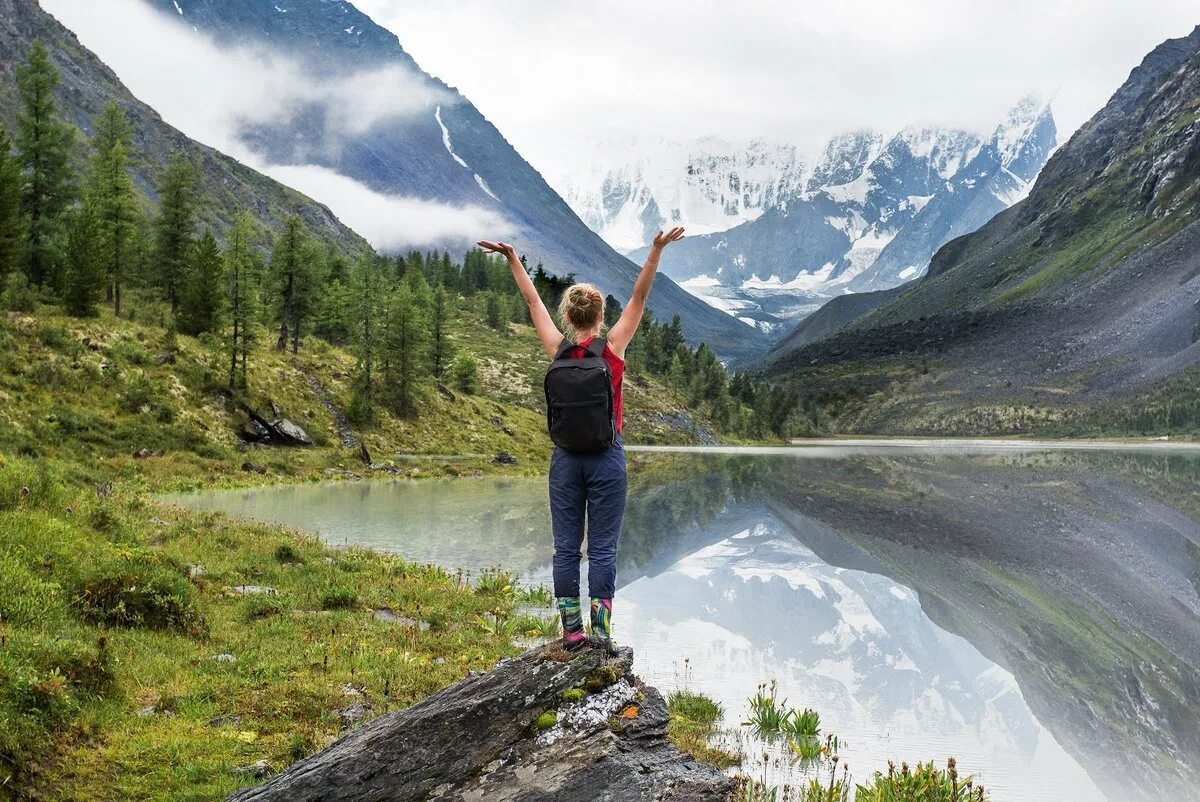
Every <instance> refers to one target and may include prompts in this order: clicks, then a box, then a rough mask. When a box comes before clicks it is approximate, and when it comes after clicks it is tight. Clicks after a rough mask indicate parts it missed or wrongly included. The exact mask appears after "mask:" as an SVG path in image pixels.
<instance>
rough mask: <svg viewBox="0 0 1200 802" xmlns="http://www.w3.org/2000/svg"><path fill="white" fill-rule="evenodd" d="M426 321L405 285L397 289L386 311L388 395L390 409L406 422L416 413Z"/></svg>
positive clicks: (423, 366) (424, 354)
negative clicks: (406, 419) (405, 419)
mask: <svg viewBox="0 0 1200 802" xmlns="http://www.w3.org/2000/svg"><path fill="white" fill-rule="evenodd" d="M428 337H429V335H428V330H427V320H426V319H425V314H424V311H423V310H422V309H421V307H420V305H419V304H418V303H417V300H416V298H414V297H413V294H412V290H411V289H410V288H409V286H408V284H407V283H402V284H401V285H400V286H399V287H397V288H396V289H395V290H394V291H393V293H392V297H391V298H390V303H389V309H388V326H387V341H386V343H385V347H386V348H387V351H388V360H387V365H388V368H387V373H386V376H385V380H386V382H387V392H388V399H389V405H390V406H391V408H392V411H393V412H395V413H396V414H397V415H399V416H401V417H404V418H407V417H412V416H413V415H415V414H416V412H417V382H418V381H419V380H420V379H421V377H422V376H423V375H424V371H425V366H426V365H428V358H427V356H426V353H425V351H426V348H427V347H428V344H429V343H428Z"/></svg>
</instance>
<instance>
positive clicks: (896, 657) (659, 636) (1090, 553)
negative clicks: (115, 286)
mask: <svg viewBox="0 0 1200 802" xmlns="http://www.w3.org/2000/svg"><path fill="white" fill-rule="evenodd" d="M633 466H634V470H633V474H632V483H631V493H630V503H629V511H628V514H627V517H626V524H625V530H624V534H623V536H622V543H621V549H620V553H619V570H620V582H621V586H622V587H621V589H620V591H619V593H618V600H617V614H616V622H617V634H618V638H619V639H621V640H623V641H624V642H626V643H629V644H630V645H632V646H633V647H634V648H635V650H636V652H637V655H638V658H637V659H638V666H637V668H638V670H639V672H640V673H641V674H642V675H643V676H644V677H645V678H646V679H647V680H648V681H650V682H652V683H654V684H656V685H659V686H660V687H662V688H664V690H666V689H669V688H672V687H675V686H677V685H681V684H687V685H689V686H690V687H693V688H695V689H697V690H702V691H704V692H706V693H708V694H710V695H712V696H714V697H715V698H717V699H719V700H720V701H722V702H723V703H724V705H725V709H726V711H727V713H726V719H727V722H726V723H727V724H730V725H736V724H737V723H738V722H739V721H740V720H741V719H742V718H743V716H744V714H745V699H746V697H747V696H749V695H750V694H752V693H753V692H754V691H755V689H756V687H757V685H758V684H759V683H760V682H763V681H766V680H769V679H772V678H775V679H777V680H778V681H779V686H780V695H781V696H784V697H787V698H788V700H789V702H790V703H791V704H792V705H793V706H800V707H804V706H809V707H813V708H816V709H817V710H819V711H820V713H821V715H822V726H823V729H824V730H825V731H831V732H834V733H836V734H837V735H838V736H839V737H840V738H841V739H842V741H843V742H844V743H846V744H847V746H845V747H844V748H843V749H842V757H843V758H844V759H846V760H848V761H849V762H850V766H851V771H852V773H853V775H854V776H855V778H856V779H858V780H859V781H863V780H865V779H866V777H867V776H868V775H869V774H870V772H871V771H873V770H875V769H883V768H885V766H886V761H887V759H888V758H893V759H895V760H897V762H899V761H900V760H907V761H909V762H910V763H915V762H916V761H918V760H929V759H936V760H938V761H939V762H940V761H942V760H944V759H945V757H947V756H949V755H954V756H955V757H957V758H958V761H959V765H960V767H961V769H962V770H963V771H964V772H973V773H977V774H978V775H980V776H981V779H982V780H983V781H984V782H985V783H986V784H987V785H988V786H989V788H991V789H992V791H993V799H995V800H996V802H1006V801H1007V800H1012V801H1013V802H1016V801H1017V800H1020V801H1021V802H1025V801H1026V800H1076V799H1078V800H1093V799H1097V798H1101V797H1104V798H1108V799H1109V800H1113V802H1115V801H1116V800H1126V799H1135V800H1142V799H1145V800H1150V799H1154V800H1160V799H1171V800H1188V799H1198V798H1200V796H1197V792H1196V791H1195V790H1194V789H1195V788H1196V787H1198V785H1200V783H1198V782H1197V781H1198V780H1200V526H1198V525H1197V521H1200V494H1197V492H1196V491H1197V489H1198V488H1200V478H1198V477H1200V458H1197V457H1195V456H1187V455H1173V454H1145V453H1136V452H1129V451H1120V450H1114V451H1087V452H1069V451H1054V452H1042V451H1030V452H1020V453H1014V452H1012V451H1010V450H1005V451H1003V452H989V451H987V450H986V449H984V450H980V451H978V452H964V451H962V450H955V451H952V452H942V451H936V450H926V451H922V450H912V451H897V450H889V451H887V452H872V451H871V450H870V449H821V450H812V451H797V452H796V453H795V454H785V455H753V456H739V455H736V454H733V455H730V454H721V455H706V454H661V455H659V454H656V455H637V456H635V457H634V458H633ZM174 499H175V500H178V501H180V502H181V503H185V504H188V505H189V506H197V507H203V508H211V509H222V510H226V511H228V512H231V513H235V514H240V515H249V516H254V517H260V518H266V519H271V520H277V521H283V522H287V523H292V524H296V525H299V526H302V527H305V528H307V529H310V530H317V531H319V532H321V533H322V535H323V536H325V537H326V538H327V539H329V540H330V541H332V542H334V543H339V544H340V543H343V542H351V543H361V544H363V545H369V546H372V547H376V548H385V549H389V550H395V551H397V552H399V553H401V554H404V555H405V556H407V557H408V558H410V559H414V560H419V561H431V562H437V563H440V564H443V565H446V566H448V567H452V568H468V569H478V568H480V567H484V566H491V565H503V566H504V567H506V568H509V569H510V570H514V571H517V572H519V573H520V574H522V575H523V576H524V577H526V578H527V579H528V580H530V581H540V582H546V581H548V579H549V567H548V563H549V536H548V531H549V522H548V516H547V513H546V507H545V504H546V492H545V485H544V480H543V479H476V480H455V481H445V482H421V483H404V482H379V483H365V482H364V483H355V484H330V485H318V486H303V487H286V488H267V489H259V490H251V491H241V490H237V491H213V492H204V493H197V494H186V495H181V496H176V497H174Z"/></svg>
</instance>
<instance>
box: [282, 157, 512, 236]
mask: <svg viewBox="0 0 1200 802" xmlns="http://www.w3.org/2000/svg"><path fill="white" fill-rule="evenodd" d="M264 172H266V173H267V175H269V176H271V177H272V178H274V179H276V180H277V181H281V182H283V183H284V184H287V185H288V186H290V187H295V188H296V189H298V190H300V191H301V192H303V193H305V194H306V195H309V196H311V197H313V198H317V199H318V200H320V201H321V202H322V203H324V204H325V205H327V206H328V207H329V208H330V209H332V210H333V212H334V214H336V215H337V216H338V217H339V218H341V220H342V222H344V223H346V224H347V225H348V226H350V227H351V228H353V229H354V230H355V231H357V232H358V233H359V234H362V235H363V236H364V237H366V238H367V240H368V241H369V242H370V243H371V244H372V245H374V246H375V247H376V248H378V249H380V250H383V251H395V250H399V249H401V248H404V247H408V246H412V247H418V246H420V247H428V246H432V245H439V246H440V245H445V244H449V243H452V242H454V241H456V240H457V241H461V240H464V239H466V240H472V241H473V240H476V239H479V238H480V237H483V236H488V237H499V236H504V235H505V232H507V231H508V230H509V229H510V226H509V225H508V223H507V222H506V221H505V220H504V218H503V217H501V216H500V215H499V214H497V213H496V212H493V211H492V210H490V209H485V208H483V207H480V206H451V205H449V204H445V203H437V202H435V201H427V200H421V199H419V198H407V197H402V196H399V195H384V194H382V193H379V192H375V191H374V190H372V189H371V188H369V187H367V186H365V185H363V184H360V183H359V182H358V181H355V180H354V179H352V178H347V177H346V176H344V175H341V174H340V173H336V172H334V171H333V170H330V169H328V168H325V167H318V166H315V165H271V166H267V167H265V168H264Z"/></svg>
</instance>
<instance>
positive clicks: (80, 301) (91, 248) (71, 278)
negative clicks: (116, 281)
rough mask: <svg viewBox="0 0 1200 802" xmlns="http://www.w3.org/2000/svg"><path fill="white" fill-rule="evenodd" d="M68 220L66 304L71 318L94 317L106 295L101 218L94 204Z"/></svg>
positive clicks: (75, 212) (80, 210)
mask: <svg viewBox="0 0 1200 802" xmlns="http://www.w3.org/2000/svg"><path fill="white" fill-rule="evenodd" d="M69 218H70V219H69V225H68V228H67V248H66V260H65V268H66V269H65V271H64V275H63V302H64V305H65V306H66V308H67V313H68V314H71V315H74V316H75V317H92V316H94V315H95V314H96V304H97V303H98V302H99V301H100V297H101V295H103V293H104V285H105V270H104V248H103V237H102V236H101V235H100V224H99V215H98V214H97V213H96V209H95V207H94V206H93V205H92V204H91V203H85V204H83V205H82V206H80V207H79V208H78V209H76V210H75V211H74V212H72V213H71V214H70V215H69Z"/></svg>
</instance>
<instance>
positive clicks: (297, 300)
mask: <svg viewBox="0 0 1200 802" xmlns="http://www.w3.org/2000/svg"><path fill="white" fill-rule="evenodd" d="M324 268H325V255H324V254H323V253H322V252H321V245H320V243H318V242H316V241H314V240H313V239H311V238H309V239H308V241H307V242H306V243H305V245H304V247H303V248H302V250H301V253H300V271H299V272H298V273H297V274H296V285H295V293H294V297H293V298H292V353H293V354H295V353H297V352H299V350H300V336H301V330H302V329H303V328H304V325H305V324H306V323H309V322H310V321H312V320H313V318H314V317H315V316H316V311H317V309H318V307H319V305H320V301H319V299H320V295H321V292H322V288H323V287H324V286H325V282H326V278H325V269H324ZM314 327H315V324H314Z"/></svg>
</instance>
